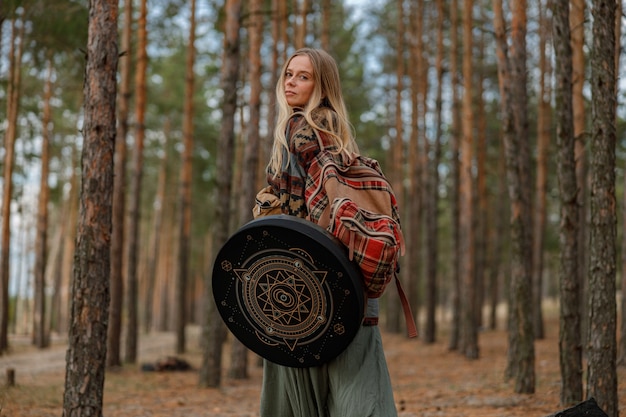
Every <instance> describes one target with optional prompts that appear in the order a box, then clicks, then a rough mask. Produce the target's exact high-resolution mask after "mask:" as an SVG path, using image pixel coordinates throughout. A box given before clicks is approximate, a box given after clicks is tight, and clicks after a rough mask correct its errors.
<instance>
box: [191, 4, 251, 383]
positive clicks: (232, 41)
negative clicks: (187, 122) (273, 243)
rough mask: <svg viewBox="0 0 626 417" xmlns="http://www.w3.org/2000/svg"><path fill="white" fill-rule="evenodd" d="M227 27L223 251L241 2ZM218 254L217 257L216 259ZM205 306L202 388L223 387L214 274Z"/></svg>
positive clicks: (230, 9) (218, 238)
mask: <svg viewBox="0 0 626 417" xmlns="http://www.w3.org/2000/svg"><path fill="white" fill-rule="evenodd" d="M225 10H226V28H225V36H224V59H223V65H222V74H221V88H222V91H223V92H224V96H223V102H222V128H221V131H220V137H219V142H218V148H217V149H218V152H219V154H218V158H217V160H218V163H217V172H218V173H219V175H218V176H217V179H216V181H217V189H216V194H217V195H216V198H215V201H218V202H220V203H219V204H216V205H215V216H214V219H215V222H214V225H213V227H214V233H213V247H214V248H215V249H216V250H217V249H219V248H221V247H222V246H223V245H224V243H225V242H226V240H228V236H229V225H230V216H231V214H230V205H229V204H228V202H229V201H230V199H231V190H232V186H233V184H232V176H233V167H232V165H233V164H232V161H233V155H234V142H235V137H234V125H235V112H236V111H237V80H238V79H239V48H240V39H239V29H240V20H239V19H240V15H241V0H226V6H225ZM215 255H216V254H214V256H215ZM204 288H205V295H204V297H205V305H206V306H207V307H206V308H207V314H206V322H205V323H203V329H202V345H203V346H202V349H203V355H202V365H201V369H200V382H199V383H200V385H201V386H207V387H218V386H220V384H221V366H222V344H223V342H224V338H225V335H226V326H225V325H224V323H223V322H222V319H221V317H220V315H219V313H218V312H217V307H216V306H215V300H214V298H213V293H212V281H211V274H207V276H206V282H205V286H204Z"/></svg>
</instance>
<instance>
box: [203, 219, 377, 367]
mask: <svg viewBox="0 0 626 417" xmlns="http://www.w3.org/2000/svg"><path fill="white" fill-rule="evenodd" d="M212 285H213V296H214V298H215V303H216V305H217V309H218V311H219V313H220V315H221V317H222V319H223V320H224V323H226V326H227V327H228V329H229V330H230V331H231V332H232V333H233V335H234V336H235V337H237V339H239V340H240V341H241V342H242V343H243V344H244V345H245V346H246V347H248V348H249V349H250V350H252V351H254V352H255V353H257V354H258V355H260V356H262V357H263V358H265V359H267V360H269V361H272V362H275V363H277V364H280V365H284V366H290V367H299V368H301V367H310V366H318V365H321V364H323V363H326V362H328V361H330V360H331V359H333V358H335V357H336V356H337V355H339V354H340V353H341V352H342V351H343V350H344V349H345V348H346V347H347V346H348V345H349V344H350V342H351V341H352V339H353V338H354V336H355V335H356V332H357V331H358V329H359V327H360V326H361V323H362V321H363V313H364V304H365V296H364V291H363V288H362V284H361V273H360V271H359V269H358V266H357V265H355V264H354V263H353V262H352V261H350V260H349V259H348V256H347V254H346V252H345V248H344V247H343V245H342V244H341V243H340V242H338V241H337V240H336V239H335V238H333V236H332V235H330V234H329V233H328V232H327V231H326V230H324V229H323V228H321V227H320V226H317V225H316V224H314V223H312V222H310V221H307V220H304V219H300V218H297V217H295V216H287V215H274V216H266V217H262V218H258V219H256V220H253V221H251V222H249V223H247V224H246V225H244V226H243V227H241V228H240V229H239V230H238V231H237V232H235V233H234V234H233V235H232V236H231V237H230V238H229V239H228V240H227V241H226V243H225V244H224V245H223V246H222V248H221V249H220V251H219V252H218V255H217V257H216V259H215V264H214V266H213V277H212Z"/></svg>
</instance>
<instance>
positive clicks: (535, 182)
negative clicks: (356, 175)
mask: <svg viewBox="0 0 626 417" xmlns="http://www.w3.org/2000/svg"><path fill="white" fill-rule="evenodd" d="M0 7H1V9H0V24H1V30H0V36H1V38H0V48H1V49H0V120H3V123H2V124H1V125H0V130H1V132H2V134H3V137H4V142H3V147H2V148H1V149H0V155H2V159H1V160H0V167H1V168H2V172H3V175H2V179H1V181H2V213H1V219H2V240H1V242H0V248H1V250H2V252H1V267H2V268H1V269H0V273H1V278H2V286H1V289H0V295H1V297H0V306H1V307H2V308H1V309H0V354H3V353H4V354H10V350H9V346H10V343H9V340H10V335H16V334H19V335H24V334H27V335H30V336H32V340H33V344H35V345H37V346H38V347H40V348H45V347H46V346H47V345H48V344H49V341H50V335H51V334H59V335H64V334H67V332H68V327H69V325H70V321H71V318H70V311H71V305H72V295H71V294H72V290H71V288H72V282H71V281H72V279H74V277H73V273H72V270H73V265H74V260H75V250H74V249H75V245H76V239H77V236H76V232H77V227H76V225H77V221H78V216H79V199H80V192H79V191H80V185H79V184H80V181H81V177H80V172H81V157H80V156H81V152H82V145H83V140H84V138H83V134H82V127H83V126H82V124H83V117H84V113H83V111H84V108H83V106H84V104H85V103H84V96H83V83H84V81H85V62H86V50H87V45H86V44H87V32H88V21H89V13H90V12H89V4H87V2H86V1H79V0H45V2H44V1H41V0H23V1H17V0H13V1H8V0H3V1H2V3H1V5H0ZM607 16H608V17H607ZM603 19H604V20H603ZM606 19H608V20H606ZM609 23H610V24H609ZM623 25H624V15H623V10H622V5H621V1H599V0H597V1H591V2H589V1H584V0H571V1H569V2H568V1H549V0H535V1H529V2H526V1H511V2H510V3H507V2H505V3H504V4H503V2H502V1H501V0H411V1H405V0H375V1H365V0H361V1H360V0H345V1H338V0H290V1H287V0H263V1H262V0H248V1H239V0H226V1H224V2H222V1H216V0H199V1H198V0H191V1H183V0H156V1H152V0H151V1H147V0H135V1H133V0H121V1H120V3H119V24H118V26H119V41H118V47H119V65H118V75H117V78H118V91H117V110H116V111H117V135H116V143H115V187H114V190H113V192H112V195H113V204H112V207H113V210H112V219H113V220H112V239H111V242H110V244H111V268H110V281H109V282H110V288H109V289H110V303H109V301H108V300H103V304H104V306H103V307H104V308H105V311H108V314H109V319H108V337H107V340H106V344H107V366H117V365H120V364H121V363H122V362H129V363H133V362H135V361H136V360H137V358H136V352H137V343H138V334H140V333H143V332H150V331H154V330H158V331H172V332H176V333H177V346H176V350H177V351H178V352H184V351H185V348H186V343H188V342H187V341H186V340H185V326H186V325H189V324H199V325H202V326H203V328H204V332H203V334H204V336H203V340H201V341H193V343H204V345H205V346H206V350H207V359H206V364H207V365H206V366H207V367H209V365H210V364H213V365H215V364H217V366H218V367H219V366H220V364H221V355H222V354H221V348H220V346H221V344H222V343H223V341H224V338H225V337H227V335H226V331H225V329H224V328H223V326H221V321H220V319H219V317H218V314H217V313H215V310H214V309H212V308H211V307H212V306H211V305H210V304H211V302H212V297H211V296H210V294H211V293H210V275H211V269H212V259H213V256H214V253H215V251H216V250H217V249H219V247H220V245H221V244H222V243H223V242H224V241H225V239H226V238H227V237H228V235H229V234H231V233H233V232H234V231H235V230H236V229H237V228H238V227H239V226H241V225H243V224H244V223H245V222H247V221H249V220H251V211H250V209H251V207H252V204H253V202H254V194H255V193H256V191H257V190H258V189H260V188H262V187H263V185H264V184H265V176H264V173H263V171H264V167H265V163H266V161H267V159H268V153H269V150H270V147H271V142H272V129H273V118H274V114H275V111H274V110H275V109H274V100H273V95H274V87H275V83H276V80H277V77H278V71H279V70H280V67H281V65H282V63H283V62H284V61H285V59H286V57H287V56H289V54H291V53H292V52H294V51H295V50H296V49H297V48H299V47H302V46H312V47H320V48H323V49H326V50H327V51H328V52H330V53H331V55H333V56H334V57H335V59H336V60H337V62H338V65H339V69H340V73H341V77H342V85H343V90H344V95H345V99H346V102H347V107H348V110H349V113H350V117H351V121H352V123H353V125H354V130H355V133H356V137H357V142H358V143H359V146H360V148H361V151H362V153H364V154H366V155H368V156H371V157H374V158H376V159H378V160H379V161H380V163H381V165H382V167H383V170H384V171H385V173H386V174H387V176H388V177H389V178H390V179H391V180H392V183H393V184H394V188H395V190H396V193H397V194H398V197H399V202H400V204H401V213H402V214H403V226H404V230H405V236H406V238H407V245H408V246H407V256H405V258H404V260H403V268H402V273H401V279H402V281H403V282H404V285H405V288H406V289H407V291H408V295H409V298H410V300H411V305H412V309H413V312H414V313H415V315H416V318H417V319H418V323H419V327H420V339H422V340H423V341H424V342H425V343H432V342H433V341H434V340H435V339H436V338H441V337H447V338H449V344H450V348H451V349H456V350H458V351H459V352H460V353H461V354H462V355H465V356H467V357H468V359H472V358H476V357H477V356H478V355H479V354H480V353H479V352H480V350H479V344H480V343H479V340H478V330H479V329H481V328H495V326H496V325H497V315H498V314H501V312H502V311H504V312H505V313H507V314H508V315H507V317H508V319H507V323H508V326H507V327H509V328H510V329H511V330H510V334H511V336H510V340H509V342H510V347H509V349H510V351H511V353H510V357H511V361H510V364H509V369H508V370H507V373H508V375H509V376H510V377H514V378H516V379H517V384H516V391H517V392H532V390H533V387H534V379H533V375H532V367H533V349H532V340H534V339H535V338H542V337H543V336H542V335H543V322H542V314H541V308H540V306H541V304H542V300H543V299H545V298H553V299H559V300H560V301H561V305H562V307H561V316H562V320H563V323H567V324H568V325H562V329H561V331H562V332H563V333H562V334H563V337H562V340H564V341H565V343H563V345H564V346H565V347H564V348H563V349H564V350H565V352H563V358H564V363H565V364H564V365H562V366H563V368H564V369H565V370H566V371H563V378H564V380H567V381H570V383H565V382H564V386H565V388H564V393H563V396H562V400H563V402H564V403H571V402H573V401H576V400H578V399H580V398H582V383H581V382H580V381H581V379H582V374H581V372H582V371H581V369H582V365H581V357H580V355H581V354H580V351H581V350H582V349H583V347H584V350H587V349H589V350H590V351H592V350H593V346H594V343H593V341H594V340H605V339H604V338H605V337H609V338H611V337H612V338H613V339H615V338H616V337H617V335H618V330H619V329H617V323H618V321H617V317H618V311H617V310H618V309H617V308H616V307H617V303H618V301H619V300H621V297H620V294H621V291H620V290H621V288H622V287H623V284H622V279H624V278H626V271H624V270H623V268H626V263H624V262H622V261H621V259H623V258H624V257H625V256H624V255H623V252H624V251H626V244H624V243H623V242H622V239H623V236H626V235H625V234H624V233H623V232H624V229H623V228H624V225H625V224H626V222H624V221H623V218H626V211H625V210H624V207H625V206H626V205H625V204H624V199H625V198H626V195H625V194H624V183H625V181H626V177H625V176H624V161H625V155H626V153H625V151H626V105H625V104H624V103H625V102H626V101H625V98H626V85H625V84H624V82H623V80H622V79H621V77H624V75H625V74H624V73H625V72H626V70H625V69H624V65H623V64H620V62H622V63H623V59H622V60H621V61H620V55H621V51H622V50H623V47H624V35H623ZM606 88H608V90H606ZM607 91H608V93H607ZM607 118H608V119H607ZM611 202H612V203H611ZM620 251H621V252H620ZM392 287H393V285H392ZM594 300H595V301H594ZM382 304H383V314H382V316H383V317H382V318H383V320H382V325H383V326H384V329H385V330H386V331H389V332H394V333H399V332H404V331H405V328H404V323H403V321H402V315H401V311H400V309H399V307H398V302H397V295H396V292H395V289H394V288H391V289H389V290H388V291H387V293H386V294H385V295H384V296H383V298H382ZM621 309H622V307H621V306H620V308H619V310H620V311H621ZM594 323H604V324H607V323H608V324H609V325H608V326H604V330H603V331H604V333H603V331H602V330H600V331H599V333H594V331H596V329H595V327H594ZM442 329H445V332H444V331H442ZM607 329H608V330H607ZM569 332H572V333H573V334H572V333H569ZM607 332H608V336H607ZM620 333H621V334H625V333H626V332H624V331H621V332H620ZM611 335H612V336H611ZM583 340H585V342H583ZM588 341H589V342H588ZM122 342H123V343H124V346H122ZM568 346H569V347H568ZM612 346H613V347H616V346H615V344H614V343H613V344H612ZM625 346H626V341H624V340H620V341H619V347H620V349H619V352H620V357H619V358H617V359H618V361H623V359H622V356H623V355H625V354H626V348H625ZM568 349H571V351H570V352H569V353H568V352H567V350H568ZM605 353H606V352H605ZM609 353H610V352H609ZM229 354H231V355H233V360H232V361H231V363H232V365H231V366H232V369H231V370H230V373H231V375H233V376H234V377H241V378H245V377H246V367H247V362H246V355H245V348H242V347H241V346H239V347H238V346H237V344H236V343H235V348H234V349H233V351H232V352H229ZM609 356H610V355H609ZM235 358H239V359H240V360H235ZM568 361H569V366H568V365H567V363H568ZM600 362H601V363H604V364H607V365H608V366H609V367H611V366H614V365H615V360H613V362H611V360H608V362H607V360H606V358H604V357H603V359H600ZM567 369H569V370H570V371H571V372H568V371H567ZM590 374H591V378H592V379H593V374H594V372H590ZM219 375H220V373H219V372H217V373H211V372H208V371H205V372H202V373H201V379H202V381H201V383H204V384H207V385H212V386H216V385H219V383H220V382H219ZM212 378H216V379H212ZM599 378H607V377H606V376H600V377H599ZM571 381H573V382H571ZM568 387H570V388H569V390H568ZM609 396H610V395H609ZM600 397H601V398H600V400H601V401H602V400H603V398H602V396H600ZM608 403H610V401H608ZM602 404H607V401H605V402H603V403H602Z"/></svg>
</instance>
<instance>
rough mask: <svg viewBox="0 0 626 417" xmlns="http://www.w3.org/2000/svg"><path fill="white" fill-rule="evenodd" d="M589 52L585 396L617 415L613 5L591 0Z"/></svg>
mask: <svg viewBox="0 0 626 417" xmlns="http://www.w3.org/2000/svg"><path fill="white" fill-rule="evenodd" d="M591 4H592V16H593V29H592V33H593V42H592V47H591V94H592V99H591V115H592V128H591V134H592V136H591V153H590V155H591V158H590V162H591V164H590V172H591V186H590V191H591V198H590V201H591V219H592V221H591V228H590V242H589V250H590V258H589V286H588V288H589V297H588V300H589V335H588V355H587V357H588V362H587V397H594V398H595V399H596V400H597V402H598V405H599V406H600V408H602V409H603V410H604V411H605V412H606V414H607V415H608V416H609V417H617V416H618V415H619V408H618V399H617V371H616V367H615V364H616V350H617V342H616V330H617V329H616V327H617V326H616V321H617V313H616V303H615V273H616V232H617V230H616V229H617V228H616V224H617V213H616V211H617V208H616V195H615V145H616V127H615V120H616V119H615V117H616V103H617V97H616V82H617V77H616V74H615V56H616V55H615V54H616V52H615V51H616V45H617V43H616V39H615V18H616V16H615V14H616V10H617V1H615V0H593V1H592V2H591Z"/></svg>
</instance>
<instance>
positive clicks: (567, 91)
mask: <svg viewBox="0 0 626 417" xmlns="http://www.w3.org/2000/svg"><path fill="white" fill-rule="evenodd" d="M552 16H553V17H552V20H553V26H554V35H553V39H554V52H555V65H556V70H555V81H556V82H555V85H556V91H555V109H556V112H557V149H558V172H557V173H558V177H559V192H560V200H561V208H560V214H561V221H560V230H559V241H560V254H561V257H560V268H559V281H560V300H561V302H560V330H559V358H560V365H561V404H562V405H564V406H567V405H570V404H573V403H575V402H578V401H580V400H581V399H582V343H581V335H580V330H581V328H580V322H581V317H580V301H581V299H580V285H579V279H578V273H577V270H578V268H579V264H578V262H579V258H580V257H579V255H578V254H579V248H578V224H579V220H580V216H579V215H578V210H579V208H578V198H577V193H578V192H579V191H578V186H577V184H576V158H575V144H574V140H575V136H574V121H573V110H572V104H573V101H572V76H573V73H572V47H571V43H570V24H569V21H568V16H569V5H568V3H567V2H563V3H554V4H553V6H552Z"/></svg>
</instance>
